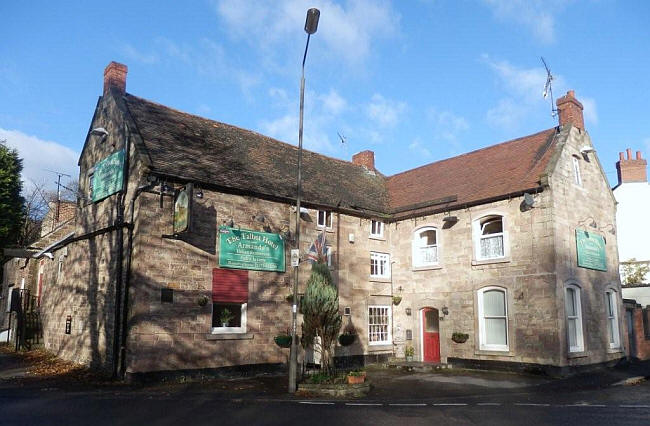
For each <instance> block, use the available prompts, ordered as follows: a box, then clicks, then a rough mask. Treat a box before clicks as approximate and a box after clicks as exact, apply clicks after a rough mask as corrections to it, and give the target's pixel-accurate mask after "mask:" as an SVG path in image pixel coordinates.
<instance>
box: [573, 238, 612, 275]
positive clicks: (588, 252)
mask: <svg viewBox="0 0 650 426" xmlns="http://www.w3.org/2000/svg"><path fill="white" fill-rule="evenodd" d="M576 248H577V252H578V266H580V267H582V268H587V269H596V270H598V271H606V270H607V255H606V252H605V239H604V238H603V237H602V235H598V234H594V233H593V232H592V233H590V232H589V231H585V230H584V229H576Z"/></svg>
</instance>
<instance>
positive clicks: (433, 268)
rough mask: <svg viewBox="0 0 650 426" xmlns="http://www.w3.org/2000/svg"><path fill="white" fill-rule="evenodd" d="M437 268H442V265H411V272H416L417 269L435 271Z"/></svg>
mask: <svg viewBox="0 0 650 426" xmlns="http://www.w3.org/2000/svg"><path fill="white" fill-rule="evenodd" d="M438 269H442V266H441V265H431V266H414V267H413V272H417V271H436V270H438Z"/></svg>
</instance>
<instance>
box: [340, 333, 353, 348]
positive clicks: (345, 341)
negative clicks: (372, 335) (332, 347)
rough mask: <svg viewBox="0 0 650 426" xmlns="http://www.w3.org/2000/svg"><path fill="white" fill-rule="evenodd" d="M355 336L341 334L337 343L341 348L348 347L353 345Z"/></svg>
mask: <svg viewBox="0 0 650 426" xmlns="http://www.w3.org/2000/svg"><path fill="white" fill-rule="evenodd" d="M356 337H357V336H356V335H354V334H341V335H340V336H339V343H340V344H341V346H350V345H351V344H352V343H354V339H356Z"/></svg>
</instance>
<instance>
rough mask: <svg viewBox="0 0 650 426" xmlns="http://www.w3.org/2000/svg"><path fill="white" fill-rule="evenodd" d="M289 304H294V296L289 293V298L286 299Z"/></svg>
mask: <svg viewBox="0 0 650 426" xmlns="http://www.w3.org/2000/svg"><path fill="white" fill-rule="evenodd" d="M284 299H285V300H286V301H287V303H289V304H292V303H293V294H291V293H289V294H287V296H286V297H285V298H284Z"/></svg>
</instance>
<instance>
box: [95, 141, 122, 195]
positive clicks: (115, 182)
mask: <svg viewBox="0 0 650 426" xmlns="http://www.w3.org/2000/svg"><path fill="white" fill-rule="evenodd" d="M123 181H124V150H120V151H117V152H114V153H113V154H111V155H109V156H108V157H106V158H104V159H103V160H102V161H100V162H99V163H97V164H95V171H94V173H93V181H92V184H93V202H95V201H99V200H103V199H104V198H106V197H108V196H109V195H113V194H115V193H116V192H119V191H121V190H122V184H123Z"/></svg>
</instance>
